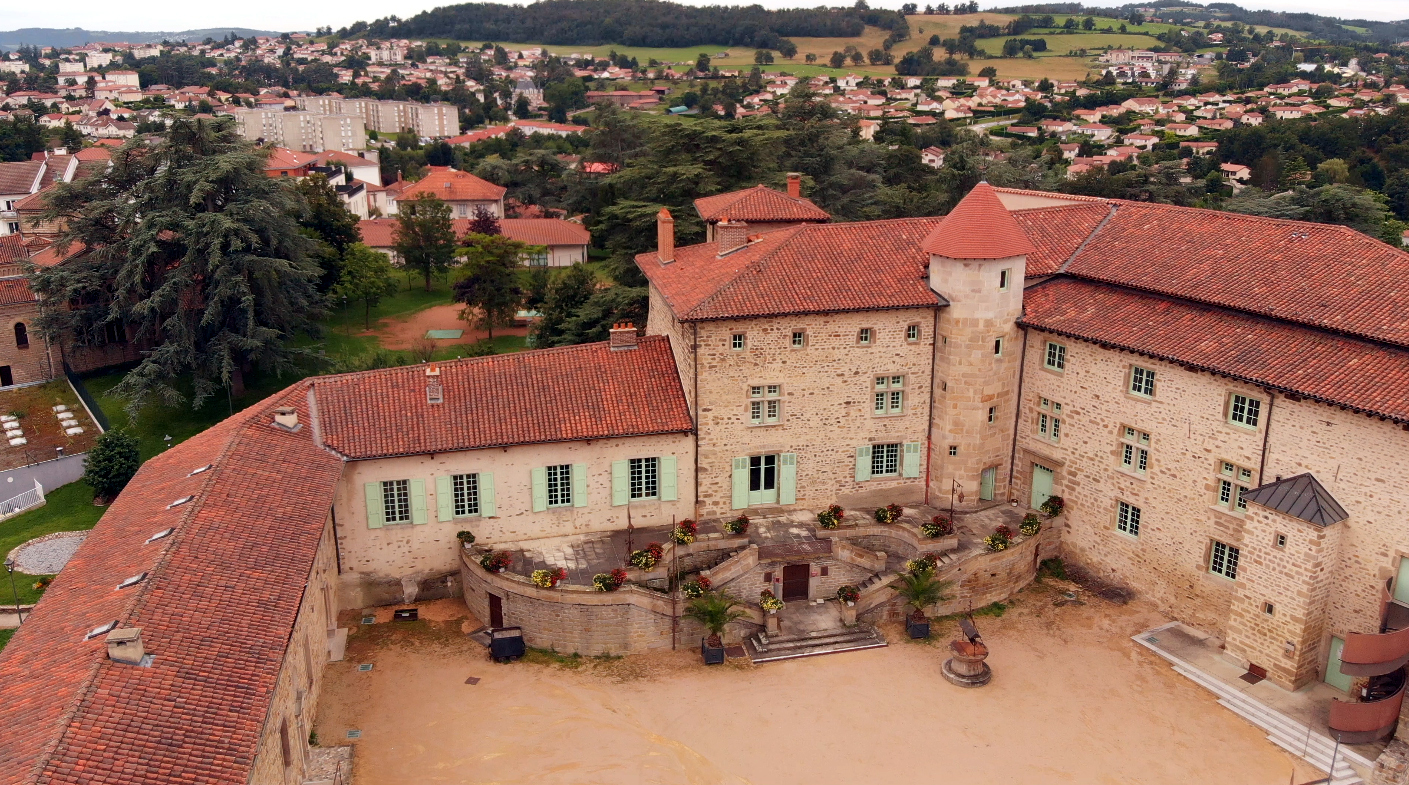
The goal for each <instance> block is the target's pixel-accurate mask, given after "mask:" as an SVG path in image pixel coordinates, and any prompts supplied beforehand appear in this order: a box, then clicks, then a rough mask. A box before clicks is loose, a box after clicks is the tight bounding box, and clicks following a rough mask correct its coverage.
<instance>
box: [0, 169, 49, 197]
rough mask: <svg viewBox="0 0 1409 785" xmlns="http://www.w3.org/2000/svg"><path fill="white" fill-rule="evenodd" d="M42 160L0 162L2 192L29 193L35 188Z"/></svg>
mask: <svg viewBox="0 0 1409 785" xmlns="http://www.w3.org/2000/svg"><path fill="white" fill-rule="evenodd" d="M43 166H44V163H43V162H42V161H4V162H0V194H27V193H30V192H31V191H32V190H34V184H35V181H36V180H37V179H38V177H39V169H40V168H41V167H43Z"/></svg>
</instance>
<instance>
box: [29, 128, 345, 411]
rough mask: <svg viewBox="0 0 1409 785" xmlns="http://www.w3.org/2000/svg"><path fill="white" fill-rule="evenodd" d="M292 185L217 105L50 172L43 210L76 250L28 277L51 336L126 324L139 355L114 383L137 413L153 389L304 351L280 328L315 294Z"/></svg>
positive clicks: (318, 308) (209, 384)
mask: <svg viewBox="0 0 1409 785" xmlns="http://www.w3.org/2000/svg"><path fill="white" fill-rule="evenodd" d="M300 212H301V207H300V205H299V200H298V196H297V193H296V192H294V190H293V189H292V188H290V187H289V186H288V185H287V184H286V183H284V182H281V181H279V180H275V179H271V178H269V177H266V176H265V174H264V156H263V155H262V154H261V153H260V152H259V151H257V150H256V149H255V148H254V147H253V146H252V145H251V144H250V143H249V142H246V141H245V140H243V139H242V138H240V135H239V134H238V133H237V132H236V131H235V127H234V123H233V122H232V121H230V120H229V119H225V118H221V119H217V120H213V121H212V120H203V119H194V120H178V121H176V122H174V123H173V124H172V127H171V131H170V133H169V134H168V135H167V137H166V138H165V139H163V140H162V141H160V142H158V143H157V144H155V145H153V146H151V147H148V146H146V145H145V143H143V142H142V141H140V140H134V141H132V142H129V143H127V144H126V145H123V146H122V147H121V148H119V149H118V150H116V151H114V153H113V156H112V165H111V167H110V168H108V169H107V170H106V171H104V172H101V173H99V174H96V175H94V176H92V177H89V178H85V179H82V180H78V181H75V182H72V183H65V184H60V185H58V186H57V187H56V188H55V190H54V195H53V196H52V197H51V198H50V199H49V202H48V207H47V209H46V210H45V214H44V219H46V220H57V221H62V222H63V224H64V225H65V228H64V230H63V232H62V233H61V234H60V235H59V237H58V239H57V244H58V245H59V246H60V247H61V248H67V249H71V250H77V251H79V253H78V254H77V255H76V256H75V257H74V258H72V259H70V260H68V261H66V262H64V263H63V264H60V265H56V266H53V267H49V268H44V269H39V270H36V271H35V272H34V273H33V274H32V276H31V285H32V286H33V288H34V290H35V291H36V292H37V293H38V294H39V295H40V298H41V300H42V301H47V302H54V303H70V304H71V305H70V307H68V308H53V309H46V310H45V311H44V312H43V313H42V314H41V316H40V318H39V325H40V327H41V329H42V330H43V331H44V333H45V334H46V335H47V336H49V337H50V338H51V339H62V340H63V341H65V342H67V343H71V344H74V345H78V346H87V345H91V344H93V343H95V341H96V339H98V338H99V337H101V336H102V335H103V333H104V329H105V328H106V327H108V326H110V325H127V326H128V327H129V328H132V335H133V340H134V341H135V342H136V343H138V344H139V345H141V346H142V349H143V351H142V360H141V362H140V363H138V365H137V367H136V368H133V369H132V370H131V371H129V372H128V373H127V375H126V376H124V377H123V379H122V381H121V382H120V383H119V384H118V385H117V386H116V387H115V388H113V390H114V392H115V393H116V394H118V395H120V396H122V397H123V398H125V399H126V400H127V402H128V404H127V407H128V410H129V412H132V413H136V412H137V411H139V410H140V409H141V407H142V405H143V404H144V403H145V402H146V401H147V400H148V399H149V398H150V397H151V396H153V395H155V396H157V397H158V398H159V399H160V400H161V401H162V402H163V403H165V404H167V405H177V404H180V403H182V402H184V401H185V400H186V396H185V395H184V394H183V393H182V392H181V391H180V390H179V389H178V387H177V380H178V379H179V378H181V377H182V376H183V375H187V374H189V375H190V377H191V382H192V391H193V394H192V396H191V404H192V406H194V407H200V406H201V405H202V404H203V403H204V402H205V401H206V400H207V399H208V398H210V397H211V396H212V395H214V394H216V393H217V392H218V391H219V390H220V389H221V388H222V387H224V388H227V389H228V390H229V391H230V392H231V393H232V394H234V395H241V394H243V392H244V374H245V373H247V372H248V371H250V370H251V369H252V368H253V367H255V366H258V367H259V368H260V369H261V370H263V371H267V372H274V373H277V374H282V373H285V372H291V371H294V370H295V364H296V360H298V359H301V358H306V357H311V356H312V352H311V351H309V350H307V349H296V348H293V347H291V346H289V339H291V338H293V337H294V336H295V335H296V334H298V333H302V332H310V331H313V330H315V329H316V325H315V322H314V320H316V319H317V318H319V317H320V316H321V315H322V310H323V299H322V297H321V296H320V295H319V293H318V290H317V282H318V274H319V270H318V268H317V267H316V266H315V265H313V264H312V263H311V262H310V261H308V258H307V255H308V252H309V250H310V246H311V245H312V243H311V242H310V241H309V240H308V238H306V237H304V236H303V235H302V234H301V233H300V232H299V230H298V224H297V222H296V218H297V216H298V215H299V214H300Z"/></svg>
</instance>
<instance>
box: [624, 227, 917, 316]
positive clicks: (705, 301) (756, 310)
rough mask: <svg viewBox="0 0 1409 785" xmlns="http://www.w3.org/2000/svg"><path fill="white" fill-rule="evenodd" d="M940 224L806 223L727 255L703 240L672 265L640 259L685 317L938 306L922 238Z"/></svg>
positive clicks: (649, 256)
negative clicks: (702, 242) (928, 278)
mask: <svg viewBox="0 0 1409 785" xmlns="http://www.w3.org/2000/svg"><path fill="white" fill-rule="evenodd" d="M938 222H939V219H937V218H900V219H896V220H890V221H860V222H856V223H839V224H803V225H801V226H795V227H790V228H788V229H782V230H780V231H776V232H770V233H768V234H764V235H762V236H761V237H760V238H759V239H757V240H755V241H754V242H752V243H750V244H749V245H747V246H745V247H743V248H740V249H739V250H737V251H733V252H731V253H728V254H725V255H723V256H720V255H719V246H718V244H716V243H704V244H701V245H690V246H685V247H683V248H677V249H676V250H675V261H674V262H671V263H669V264H661V262H660V258H659V257H657V256H656V254H655V252H651V253H644V254H640V255H638V256H637V257H636V264H637V266H639V267H640V268H641V271H642V272H644V273H645V274H646V277H647V278H649V279H650V281H651V283H652V284H654V285H655V286H656V288H657V290H659V291H660V293H661V295H662V296H663V297H664V298H665V300H666V302H667V303H668V304H669V305H670V309H671V311H672V312H673V313H674V314H675V317H676V318H677V319H680V320H681V321H702V320H708V319H732V318H741V317H750V316H776V315H782V314H794V313H836V312H840V311H872V310H885V309H892V308H933V307H935V306H938V305H941V304H943V303H944V300H943V298H941V297H940V296H939V295H937V294H935V293H934V292H933V291H931V290H930V288H929V284H928V283H927V280H926V274H925V271H926V269H927V268H928V265H929V255H928V254H926V253H924V252H923V251H921V250H920V241H921V240H922V239H923V238H924V237H925V236H926V235H928V234H929V233H930V231H932V230H933V229H934V227H935V225H936V224H937V223H938Z"/></svg>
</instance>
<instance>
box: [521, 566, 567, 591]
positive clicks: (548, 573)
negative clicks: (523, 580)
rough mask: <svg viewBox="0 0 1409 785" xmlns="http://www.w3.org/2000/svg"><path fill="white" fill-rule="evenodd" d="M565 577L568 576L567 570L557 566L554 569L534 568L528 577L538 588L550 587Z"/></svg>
mask: <svg viewBox="0 0 1409 785" xmlns="http://www.w3.org/2000/svg"><path fill="white" fill-rule="evenodd" d="M566 577H568V571H567V570H564V569H563V568H561V567H559V568H558V569H556V570H534V571H533V574H532V575H530V576H528V579H529V580H530V581H533V585H534V586H537V587H538V588H540V589H551V588H553V587H554V586H557V585H558V582H559V581H561V580H562V579H564V578H566Z"/></svg>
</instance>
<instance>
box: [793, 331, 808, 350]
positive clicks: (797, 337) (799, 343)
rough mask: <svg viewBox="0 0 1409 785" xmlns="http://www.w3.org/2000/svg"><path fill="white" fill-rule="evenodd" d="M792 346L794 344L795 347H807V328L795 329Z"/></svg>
mask: <svg viewBox="0 0 1409 785" xmlns="http://www.w3.org/2000/svg"><path fill="white" fill-rule="evenodd" d="M791 346H792V347H793V348H794V349H803V348H806V347H807V331H806V330H793V337H792V344H791Z"/></svg>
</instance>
